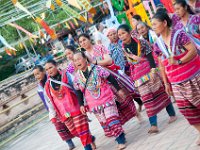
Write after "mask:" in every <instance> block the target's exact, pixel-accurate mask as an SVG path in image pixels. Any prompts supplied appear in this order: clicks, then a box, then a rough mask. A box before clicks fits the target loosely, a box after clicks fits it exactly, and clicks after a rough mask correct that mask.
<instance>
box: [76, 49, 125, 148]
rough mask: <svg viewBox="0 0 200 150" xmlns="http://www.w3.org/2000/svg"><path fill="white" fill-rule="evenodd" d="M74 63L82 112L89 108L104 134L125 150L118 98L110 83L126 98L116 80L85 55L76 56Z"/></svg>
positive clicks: (77, 54) (79, 53) (81, 53)
mask: <svg viewBox="0 0 200 150" xmlns="http://www.w3.org/2000/svg"><path fill="white" fill-rule="evenodd" d="M74 63H75V66H76V68H77V69H78V70H77V72H76V75H75V79H74V87H75V89H76V90H81V91H82V93H83V95H84V98H85V103H84V100H83V99H82V100H81V101H80V105H81V111H82V113H83V114H85V113H86V111H87V108H88V110H89V111H90V112H93V113H94V114H95V116H96V117H97V119H98V120H99V122H100V124H101V126H102V128H103V129H104V133H105V135H106V136H108V137H115V138H116V139H115V140H116V141H117V143H118V149H120V150H121V149H124V148H125V141H126V140H125V135H124V131H123V129H122V124H121V121H120V117H119V114H118V110H117V106H116V102H115V101H116V96H115V95H114V94H113V92H112V89H111V86H110V84H109V83H108V82H110V83H111V84H112V85H113V86H115V88H116V89H117V93H118V94H119V96H121V97H122V98H125V97H126V96H125V93H124V92H123V90H121V89H120V87H119V85H118V84H117V81H116V80H115V78H114V77H113V76H112V75H110V73H109V72H108V71H107V70H105V69H104V68H102V67H100V66H98V65H94V64H88V62H87V57H86V55H85V53H83V52H78V53H76V54H75V55H74Z"/></svg>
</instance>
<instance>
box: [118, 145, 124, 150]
mask: <svg viewBox="0 0 200 150" xmlns="http://www.w3.org/2000/svg"><path fill="white" fill-rule="evenodd" d="M125 148H126V145H125V144H119V145H118V146H117V149H118V150H122V149H125Z"/></svg>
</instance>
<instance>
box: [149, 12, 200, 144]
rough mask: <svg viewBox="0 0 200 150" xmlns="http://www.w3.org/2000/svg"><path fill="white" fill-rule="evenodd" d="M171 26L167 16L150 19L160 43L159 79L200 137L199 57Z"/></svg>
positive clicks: (158, 46)
mask: <svg viewBox="0 0 200 150" xmlns="http://www.w3.org/2000/svg"><path fill="white" fill-rule="evenodd" d="M170 26H171V20H170V18H169V16H168V15H167V14H166V13H163V14H162V13H156V14H155V16H154V17H153V19H152V28H153V30H154V31H155V32H156V33H157V34H160V39H161V40H162V41H163V45H162V46H161V44H159V45H157V50H156V51H157V54H158V56H159V65H160V71H161V75H162V78H163V81H164V85H165V89H166V92H167V93H169V94H170V93H171V90H170V85H171V86H172V90H173V93H174V96H175V99H176V103H177V105H178V107H179V110H180V112H181V113H182V114H183V115H184V116H185V118H186V119H187V120H188V122H189V123H190V124H191V125H193V126H194V127H195V128H196V129H197V130H198V132H199V134H200V57H199V55H198V54H197V49H196V47H195V45H194V43H193V42H192V41H191V39H190V38H189V36H188V35H187V34H186V33H185V32H184V31H183V30H171V28H170ZM197 143H198V144H200V139H199V140H198V142H197Z"/></svg>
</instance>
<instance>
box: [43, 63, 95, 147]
mask: <svg viewBox="0 0 200 150" xmlns="http://www.w3.org/2000/svg"><path fill="white" fill-rule="evenodd" d="M45 70H46V72H47V74H48V79H47V82H46V84H45V93H46V96H47V98H48V101H50V103H51V104H52V105H53V108H54V110H55V112H56V114H55V115H54V116H53V119H55V118H56V117H58V118H59V119H60V120H61V122H63V123H64V124H65V125H66V127H67V128H68V129H69V131H70V132H71V134H72V135H73V136H77V137H79V138H80V140H81V142H82V145H83V146H84V149H85V150H92V149H95V144H94V143H93V141H94V138H93V137H92V135H91V134H90V130H89V124H88V120H87V116H86V115H83V114H82V113H81V111H80V105H79V103H78V95H79V93H81V91H76V90H74V88H73V81H72V77H71V75H70V73H69V72H66V71H59V70H58V68H57V66H56V62H55V61H54V60H49V61H47V63H46V64H45ZM53 119H52V120H53ZM91 145H92V146H91Z"/></svg>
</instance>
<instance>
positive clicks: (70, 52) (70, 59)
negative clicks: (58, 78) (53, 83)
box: [65, 45, 76, 74]
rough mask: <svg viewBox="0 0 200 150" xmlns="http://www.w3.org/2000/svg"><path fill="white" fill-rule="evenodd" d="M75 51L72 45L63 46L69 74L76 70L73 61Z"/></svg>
mask: <svg viewBox="0 0 200 150" xmlns="http://www.w3.org/2000/svg"><path fill="white" fill-rule="evenodd" d="M75 51H76V49H75V47H74V46H73V45H67V46H66V48H65V56H66V57H67V71H68V72H69V73H71V74H74V72H75V70H76V69H75V66H74V62H73V59H74V52H75Z"/></svg>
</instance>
